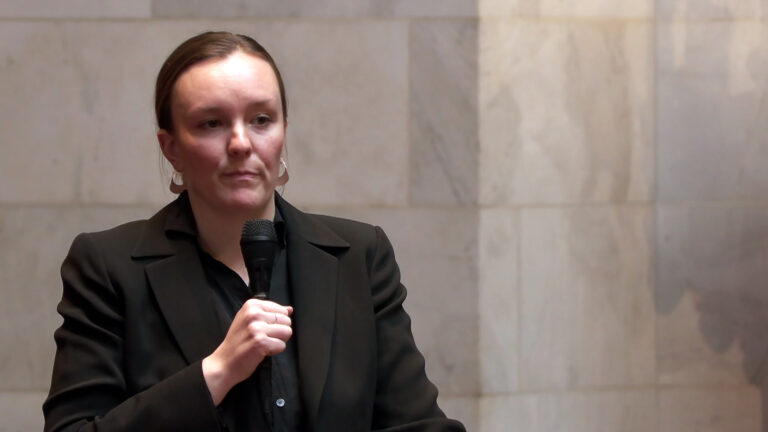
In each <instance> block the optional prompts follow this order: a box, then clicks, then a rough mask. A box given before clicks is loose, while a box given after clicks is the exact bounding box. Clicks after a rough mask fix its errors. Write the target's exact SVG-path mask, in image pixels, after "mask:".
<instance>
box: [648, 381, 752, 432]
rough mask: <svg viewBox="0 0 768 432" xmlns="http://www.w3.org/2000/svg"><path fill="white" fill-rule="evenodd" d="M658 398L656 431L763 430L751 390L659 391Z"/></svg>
mask: <svg viewBox="0 0 768 432" xmlns="http://www.w3.org/2000/svg"><path fill="white" fill-rule="evenodd" d="M762 397H765V396H762ZM658 398H659V408H658V410H659V429H658V430H659V432H721V431H739V432H759V431H764V430H765V427H764V426H762V425H761V417H762V416H764V415H765V413H762V414H761V405H762V402H761V395H760V392H759V391H758V390H757V389H754V388H738V387H737V388H715V389H661V390H659V393H658Z"/></svg>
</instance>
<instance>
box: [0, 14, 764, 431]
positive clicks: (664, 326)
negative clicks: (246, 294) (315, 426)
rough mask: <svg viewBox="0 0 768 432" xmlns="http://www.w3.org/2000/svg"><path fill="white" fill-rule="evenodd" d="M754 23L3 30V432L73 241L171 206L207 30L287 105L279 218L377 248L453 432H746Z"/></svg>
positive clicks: (707, 19) (755, 223)
mask: <svg viewBox="0 0 768 432" xmlns="http://www.w3.org/2000/svg"><path fill="white" fill-rule="evenodd" d="M766 11H768V1H765V0H738V1H736V0H706V1H691V0H588V1H579V2H573V1H567V0H476V1H472V0H388V1H384V2H382V1H373V0H360V1H347V0H322V1H314V2H301V1H294V0H290V1H282V2H254V1H245V0H217V1H205V2H203V1H179V0H140V1H132V2H123V1H117V0H109V1H94V0H73V1H68V2H66V4H65V3H64V2H56V1H51V0H33V1H30V0H26V1H21V0H8V1H5V2H3V3H2V4H0V39H1V40H3V41H4V42H5V43H3V44H2V45H0V100H1V101H2V102H1V103H0V244H2V245H3V246H4V250H5V251H4V252H3V253H0V292H2V293H3V294H4V298H5V301H4V302H1V303H0V316H2V317H3V319H2V324H1V325H0V346H3V347H13V348H12V349H9V348H5V349H3V350H0V417H2V418H4V419H6V421H5V422H4V423H5V424H4V425H0V431H2V430H8V431H17V430H39V429H40V428H41V424H42V419H41V411H40V404H41V402H42V400H43V398H44V397H45V391H46V389H47V386H48V382H49V379H50V367H51V360H52V355H53V351H54V345H53V340H52V337H51V333H52V331H53V329H54V328H56V327H57V326H58V325H59V322H60V319H59V317H58V315H56V313H55V305H56V303H57V301H58V299H59V296H60V290H61V287H60V282H59V278H58V266H59V264H60V262H61V259H62V258H63V256H64V255H65V253H66V250H67V248H68V247H69V244H70V242H71V240H72V238H73V237H74V236H75V235H76V234H77V233H78V232H81V231H93V230H97V229H101V228H106V227H109V226H112V225H115V224H117V223H119V222H122V221H127V220H131V219H135V218H140V217H146V216H147V215H150V214H151V213H152V212H153V211H154V210H156V209H157V208H158V207H160V206H161V205H162V204H163V203H165V202H167V201H168V200H169V199H170V198H171V196H170V194H169V193H168V192H166V184H167V183H166V182H167V178H165V177H164V176H163V175H162V171H163V167H162V164H161V163H160V158H159V154H158V150H157V146H156V144H155V139H154V121H153V118H152V88H153V81H154V76H155V74H156V72H157V69H158V67H159V65H160V63H161V62H162V60H163V59H164V57H165V56H166V55H167V54H168V53H169V51H170V50H171V49H172V48H173V47H174V46H175V45H176V44H177V43H179V42H180V41H181V40H183V39H185V38H186V37H188V36H190V35H192V34H195V33H197V32H199V31H202V30H205V29H227V30H232V31H237V32H243V33H247V34H250V35H253V36H254V37H256V38H257V39H258V40H260V41H262V42H263V43H264V44H265V45H266V46H267V47H268V48H269V49H270V51H271V52H272V53H273V55H274V57H275V58H276V60H277V62H278V64H279V65H280V66H281V70H282V72H283V75H284V78H285V80H286V82H287V85H288V89H287V90H288V98H289V124H290V126H289V128H288V138H287V139H288V161H289V165H290V172H291V182H290V183H289V184H288V185H287V186H286V189H285V195H286V197H287V198H288V199H289V200H291V201H292V202H294V203H295V204H297V205H298V206H300V207H302V208H304V209H306V210H309V211H317V212H324V213H331V214H336V215H340V216H346V217H352V218H356V219H361V220H365V221H369V222H371V223H376V224H379V225H381V226H382V227H383V228H384V229H385V230H386V231H387V233H388V235H389V236H390V238H391V240H392V242H393V244H394V246H395V250H396V253H397V257H398V261H399V263H400V265H401V267H402V271H403V277H404V282H405V284H406V285H407V286H408V288H409V298H408V300H407V302H406V308H407V309H408V311H409V312H410V313H411V314H412V316H413V321H414V324H413V325H414V333H415V336H416V339H417V343H418V344H419V346H420V347H421V349H422V351H423V352H424V353H425V355H426V357H427V371H428V373H429V375H430V376H431V378H432V379H433V380H434V381H435V382H436V383H437V384H438V386H439V388H440V389H441V396H440V403H441V405H442V406H443V408H444V409H445V410H446V411H447V412H448V414H449V415H452V416H454V417H457V418H459V419H461V420H462V421H464V422H465V424H466V425H467V427H468V429H469V430H481V431H486V432H495V431H507V430H517V431H524V432H545V431H546V432H550V431H569V432H570V431H575V432H582V431H583V432H587V431H589V432H593V431H606V432H612V431H644V432H645V431H659V432H673V431H674V432H678V431H712V432H714V431H735V430H738V431H763V432H768V420H766V419H768V402H767V401H768V374H766V373H765V365H764V362H765V358H766V352H768V342H767V341H768V339H766V338H765V337H763V329H765V328H768V327H766V326H768V294H767V293H768V200H767V199H766V198H765V197H766V196H768V170H766V169H765V168H764V166H765V165H766V161H768V145H766V144H765V143H766V142H768V141H767V140H766V138H768V128H767V127H766V126H764V124H768V122H764V121H763V120H764V119H765V118H768V108H766V107H767V106H768V105H766V103H765V102H764V100H765V99H766V97H765V93H766V88H765V84H764V83H766V82H768V81H767V80H765V79H764V77H766V76H768V74H767V73H766V72H768V45H766V44H765V43H763V41H764V40H765V39H766V36H768V24H766V22H765V18H766ZM30 275H32V276H31V277H30Z"/></svg>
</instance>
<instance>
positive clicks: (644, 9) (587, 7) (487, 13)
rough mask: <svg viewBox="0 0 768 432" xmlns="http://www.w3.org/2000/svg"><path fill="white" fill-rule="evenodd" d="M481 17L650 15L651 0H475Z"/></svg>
mask: <svg viewBox="0 0 768 432" xmlns="http://www.w3.org/2000/svg"><path fill="white" fill-rule="evenodd" d="M478 9H479V14H480V16H481V17H483V18H486V17H505V16H506V17H508V16H524V17H530V16H536V17H540V16H543V17H577V18H653V16H654V1H653V0H618V1H616V0H614V1H612V0H588V1H577V2H575V1H568V0H479V3H478Z"/></svg>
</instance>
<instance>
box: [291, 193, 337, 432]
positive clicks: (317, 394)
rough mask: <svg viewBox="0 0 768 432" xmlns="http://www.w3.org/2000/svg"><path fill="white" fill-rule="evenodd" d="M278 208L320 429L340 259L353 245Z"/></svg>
mask: <svg viewBox="0 0 768 432" xmlns="http://www.w3.org/2000/svg"><path fill="white" fill-rule="evenodd" d="M277 203H278V206H279V208H280V212H281V214H282V215H283V218H284V219H285V221H286V225H287V228H288V236H287V243H288V246H287V247H288V273H289V277H290V283H291V290H292V293H293V303H294V308H295V312H294V317H293V320H294V329H295V335H296V336H295V337H296V343H297V347H298V373H299V381H300V382H301V386H302V387H301V393H302V400H303V402H304V409H305V410H306V414H307V417H308V419H309V421H310V424H317V419H318V414H319V413H318V410H319V407H320V399H321V397H322V394H323V388H324V387H325V381H326V377H327V375H328V365H329V363H330V360H331V343H332V336H333V334H334V327H335V319H336V284H337V277H338V265H339V263H338V258H337V257H336V254H337V253H338V252H339V251H342V250H345V249H347V248H348V247H349V244H348V243H347V242H345V241H344V240H343V239H341V238H340V237H338V236H337V235H336V234H335V233H334V232H332V231H331V230H329V229H328V228H327V227H326V226H324V225H322V224H320V223H318V222H317V221H316V220H315V219H314V218H311V217H308V216H307V215H306V214H304V213H302V212H300V211H299V210H297V209H295V208H294V207H292V206H291V205H290V204H288V203H287V202H285V201H284V200H282V199H281V198H280V197H279V196H278V200H277Z"/></svg>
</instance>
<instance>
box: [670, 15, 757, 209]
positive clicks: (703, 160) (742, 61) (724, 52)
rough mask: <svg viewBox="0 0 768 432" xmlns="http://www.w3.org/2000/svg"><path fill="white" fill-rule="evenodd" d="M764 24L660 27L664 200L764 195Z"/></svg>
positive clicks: (743, 197)
mask: <svg viewBox="0 0 768 432" xmlns="http://www.w3.org/2000/svg"><path fill="white" fill-rule="evenodd" d="M766 38H768V24H766V23H763V22H754V21H750V22H723V21H719V22H698V23H682V22H677V23H663V22H662V23H659V25H658V31H657V43H656V46H657V51H658V77H659V78H658V82H659V88H658V119H659V120H658V172H659V174H658V182H659V185H658V191H659V192H658V193H659V198H660V199H661V200H662V201H667V202H669V201H677V200H702V199H706V200H712V199H717V200H722V199H728V200H733V199H756V200H764V199H765V197H766V196H768V170H766V169H765V161H766V160H768V146H766V145H765V142H766V140H767V139H768V122H766V121H765V119H766V118H767V117H768V105H766V104H765V102H764V101H765V98H766V94H768V80H766V79H765V78H766V76H768V45H766V44H765V40H766Z"/></svg>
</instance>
